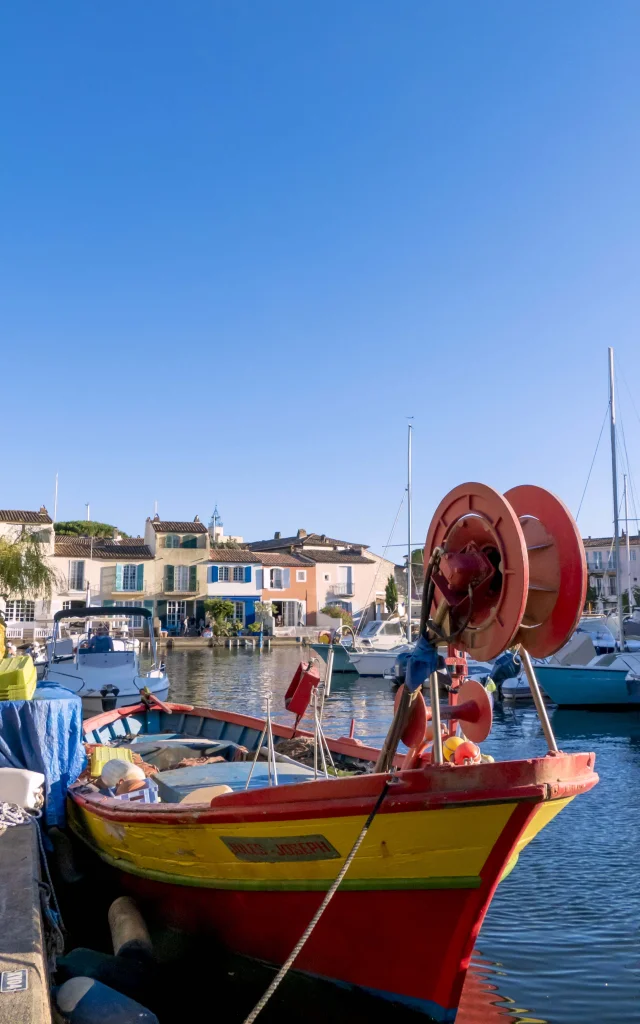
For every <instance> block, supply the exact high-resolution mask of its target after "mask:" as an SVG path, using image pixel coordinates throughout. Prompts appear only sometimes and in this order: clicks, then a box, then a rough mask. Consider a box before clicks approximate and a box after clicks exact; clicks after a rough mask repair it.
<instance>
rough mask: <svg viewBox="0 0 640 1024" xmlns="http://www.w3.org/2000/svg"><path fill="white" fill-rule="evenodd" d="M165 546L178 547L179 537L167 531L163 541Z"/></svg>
mask: <svg viewBox="0 0 640 1024" xmlns="http://www.w3.org/2000/svg"><path fill="white" fill-rule="evenodd" d="M164 546H165V548H179V547H180V538H179V537H178V534H177V533H168V534H167V536H166V539H165V542H164Z"/></svg>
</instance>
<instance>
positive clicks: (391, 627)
mask: <svg viewBox="0 0 640 1024" xmlns="http://www.w3.org/2000/svg"><path fill="white" fill-rule="evenodd" d="M380 632H381V633H384V634H385V636H402V634H403V632H404V630H403V629H402V626H401V625H400V623H399V622H387V624H386V626H383V627H382V629H381V630H380Z"/></svg>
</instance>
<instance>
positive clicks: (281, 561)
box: [259, 551, 316, 569]
mask: <svg viewBox="0 0 640 1024" xmlns="http://www.w3.org/2000/svg"><path fill="white" fill-rule="evenodd" d="M259 561H260V562H261V563H262V565H294V566H296V568H298V569H306V568H308V566H313V565H315V564H316V563H315V562H314V561H313V559H312V558H307V557H306V556H305V555H298V554H295V555H292V554H291V553H290V552H287V551H260V552H259Z"/></svg>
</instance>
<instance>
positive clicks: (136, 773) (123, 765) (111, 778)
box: [100, 757, 146, 789]
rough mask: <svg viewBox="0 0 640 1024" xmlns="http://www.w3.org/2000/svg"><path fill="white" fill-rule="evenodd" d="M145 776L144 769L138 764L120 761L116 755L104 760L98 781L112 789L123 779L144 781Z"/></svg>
mask: <svg viewBox="0 0 640 1024" xmlns="http://www.w3.org/2000/svg"><path fill="white" fill-rule="evenodd" d="M145 778H146V776H145V774H144V769H142V768H141V767H140V765H138V764H133V763H132V762H131V761H121V760H120V759H119V758H116V757H114V758H112V759H111V760H110V761H105V763H104V765H103V768H102V771H101V772H100V781H101V782H102V783H103V784H104V785H105V786H106V787H107V789H114V788H115V787H116V786H117V785H118V783H120V782H122V781H123V780H126V781H127V782H134V781H135V782H144V780H145Z"/></svg>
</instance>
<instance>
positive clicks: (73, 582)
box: [69, 562, 84, 590]
mask: <svg viewBox="0 0 640 1024" xmlns="http://www.w3.org/2000/svg"><path fill="white" fill-rule="evenodd" d="M69 590H84V562H69Z"/></svg>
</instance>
